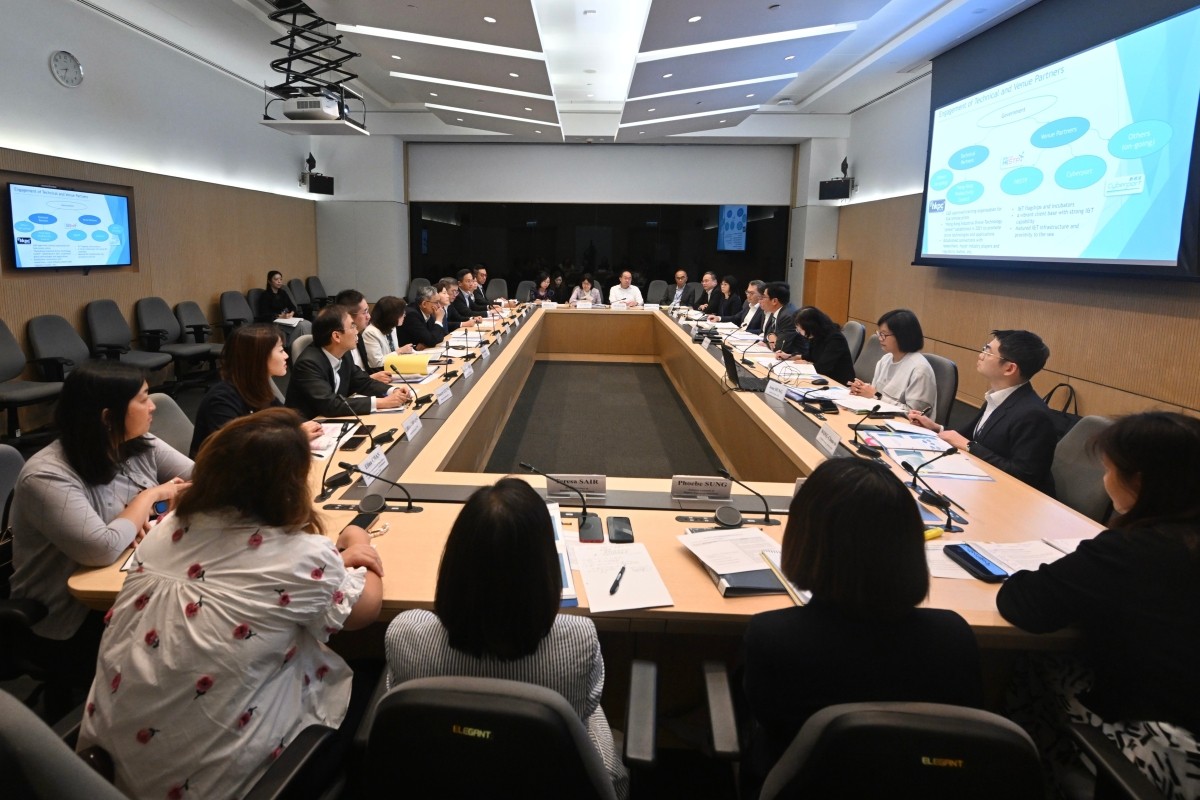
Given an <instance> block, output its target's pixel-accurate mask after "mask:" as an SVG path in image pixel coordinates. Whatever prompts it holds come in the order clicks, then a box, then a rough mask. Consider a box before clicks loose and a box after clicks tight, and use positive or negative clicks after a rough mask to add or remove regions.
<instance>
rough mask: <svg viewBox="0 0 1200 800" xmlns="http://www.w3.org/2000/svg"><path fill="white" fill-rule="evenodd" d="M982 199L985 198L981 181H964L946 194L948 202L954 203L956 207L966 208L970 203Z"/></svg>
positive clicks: (952, 187)
mask: <svg viewBox="0 0 1200 800" xmlns="http://www.w3.org/2000/svg"><path fill="white" fill-rule="evenodd" d="M981 197H983V184H982V183H980V182H979V181H962V182H961V183H956V184H954V185H953V186H951V187H950V191H949V192H947V193H946V200H947V201H949V202H951V203H954V205H956V206H965V205H967V204H968V203H974V202H975V201H976V200H978V199H979V198H981Z"/></svg>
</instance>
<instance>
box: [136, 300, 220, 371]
mask: <svg viewBox="0 0 1200 800" xmlns="http://www.w3.org/2000/svg"><path fill="white" fill-rule="evenodd" d="M134 313H135V314H137V323H138V331H139V333H140V335H141V337H142V339H143V341H145V342H146V343H147V347H148V348H149V349H151V350H158V351H161V352H163V353H167V354H169V355H170V356H171V358H172V359H174V361H175V376H176V377H177V378H178V377H180V376H182V375H183V372H184V367H190V366H194V365H196V364H197V363H203V362H209V363H212V364H215V363H216V362H215V361H214V360H213V356H212V348H210V347H209V346H208V345H206V344H196V343H194V342H186V341H184V337H183V326H182V325H180V324H179V320H177V319H176V318H175V315H174V314H172V313H171V307H170V306H168V305H167V301H165V300H163V299H162V298H161V297H143V298H142V299H141V300H138V301H137V303H135V304H134Z"/></svg>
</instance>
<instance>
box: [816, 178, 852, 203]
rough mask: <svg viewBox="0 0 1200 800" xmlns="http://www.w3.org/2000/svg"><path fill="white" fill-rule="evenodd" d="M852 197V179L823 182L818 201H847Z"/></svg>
mask: <svg viewBox="0 0 1200 800" xmlns="http://www.w3.org/2000/svg"><path fill="white" fill-rule="evenodd" d="M849 197H850V179H849V178H842V179H841V180H833V181H821V183H820V186H819V188H818V189H817V199H818V200H846V199H848V198H849Z"/></svg>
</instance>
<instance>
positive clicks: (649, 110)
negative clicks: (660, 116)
mask: <svg viewBox="0 0 1200 800" xmlns="http://www.w3.org/2000/svg"><path fill="white" fill-rule="evenodd" d="M651 111H658V109H657V108H647V109H646V112H647V113H649V112H651Z"/></svg>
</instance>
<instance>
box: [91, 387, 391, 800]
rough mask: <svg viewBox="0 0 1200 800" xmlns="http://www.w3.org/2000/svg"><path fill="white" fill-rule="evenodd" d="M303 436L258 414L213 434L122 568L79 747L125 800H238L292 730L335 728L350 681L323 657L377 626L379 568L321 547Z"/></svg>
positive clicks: (358, 548)
mask: <svg viewBox="0 0 1200 800" xmlns="http://www.w3.org/2000/svg"><path fill="white" fill-rule="evenodd" d="M300 422H301V420H300V417H299V416H297V415H296V412H294V411H292V410H290V409H286V408H271V409H267V410H265V411H260V412H258V413H257V414H254V415H252V416H249V417H242V418H241V419H238V420H235V421H233V422H231V423H229V424H228V425H226V426H225V427H224V428H222V429H221V430H220V431H218V432H217V433H216V434H215V435H214V436H213V438H212V440H211V441H210V442H209V443H208V444H206V445H205V446H204V448H203V449H202V450H201V451H200V457H199V459H198V460H197V462H196V470H195V481H194V483H193V485H192V487H191V488H190V489H189V490H188V491H187V492H185V493H183V494H182V495H181V496H180V498H179V502H178V504H177V507H176V509H175V511H174V512H173V513H170V514H168V515H167V516H166V517H165V518H164V519H163V521H162V522H161V523H159V526H158V527H157V528H156V529H155V530H154V531H152V532H151V534H150V535H149V536H147V537H146V540H145V541H143V542H142V544H141V545H140V546H139V547H138V549H137V551H136V552H135V554H134V559H135V562H136V566H135V567H134V569H133V570H132V571H130V573H129V575H128V576H127V577H126V579H125V585H124V586H123V587H122V589H121V591H120V593H119V594H118V595H117V599H116V602H115V603H114V604H113V608H112V610H111V611H110V612H109V614H108V616H107V618H106V621H107V624H108V629H107V631H106V632H105V634H104V640H103V641H102V642H101V648H100V657H99V660H98V662H97V664H96V680H95V682H94V683H93V684H92V691H91V694H90V695H89V696H88V703H87V706H86V713H85V714H84V719H83V727H82V728H81V730H80V733H79V744H78V746H79V748H80V749H84V748H86V747H90V746H93V745H98V746H100V747H102V748H104V749H105V750H106V751H108V753H109V755H111V756H112V759H113V764H114V766H115V772H116V775H115V781H114V782H115V784H116V786H117V788H118V789H120V790H122V791H124V792H125V793H127V794H128V795H129V796H131V797H136V798H155V799H156V800H157V799H158V798H164V797H185V796H186V797H241V796H242V795H243V794H245V793H246V791H247V789H248V787H249V786H250V785H251V784H252V783H253V781H255V780H256V779H257V778H258V777H259V776H260V775H261V773H262V772H264V771H265V770H266V768H267V766H268V765H270V763H271V762H272V761H273V760H274V759H275V758H276V757H277V756H278V755H279V753H280V751H281V750H282V749H283V748H284V747H286V746H287V744H288V743H289V742H291V741H292V740H293V739H294V738H295V737H296V735H297V734H298V733H300V731H301V730H303V729H304V728H305V727H307V726H309V725H313V724H321V725H329V726H331V727H337V726H339V725H341V723H342V720H343V718H344V717H345V716H346V708H347V705H348V704H349V700H350V683H351V677H352V676H351V672H350V668H349V667H348V666H347V665H346V662H345V661H343V660H342V658H341V657H340V656H338V655H337V654H336V653H334V652H333V651H331V650H330V649H329V648H327V647H326V646H325V645H324V642H325V641H326V640H327V639H328V638H329V636H330V634H332V633H336V632H337V631H339V630H341V629H343V628H345V629H351V630H352V629H355V628H361V627H364V626H365V625H368V624H369V623H371V622H373V621H374V620H375V618H376V616H377V615H378V613H379V607H380V603H381V597H382V591H383V590H382V583H381V581H380V575H382V573H383V568H382V563H381V561H380V559H379V554H378V553H377V552H376V551H375V549H374V548H373V547H371V545H370V537H369V535H368V534H367V532H366V531H364V530H363V529H362V528H356V527H347V528H346V529H345V530H343V531H342V533H341V535H340V536H339V537H338V542H337V545H336V546H335V545H334V542H333V541H332V540H331V539H329V538H327V537H326V536H324V535H322V529H321V521H320V519H319V517H318V516H317V513H316V512H315V511H314V510H313V506H312V496H311V492H310V490H309V486H308V471H309V468H310V466H311V464H312V456H311V455H310V453H309V449H308V436H307V435H306V434H305V433H304V431H303V430H301V428H300ZM230 465H237V468H236V469H231V468H230ZM265 487H269V489H270V490H269V491H264V488H265ZM339 550H341V552H339Z"/></svg>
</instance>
